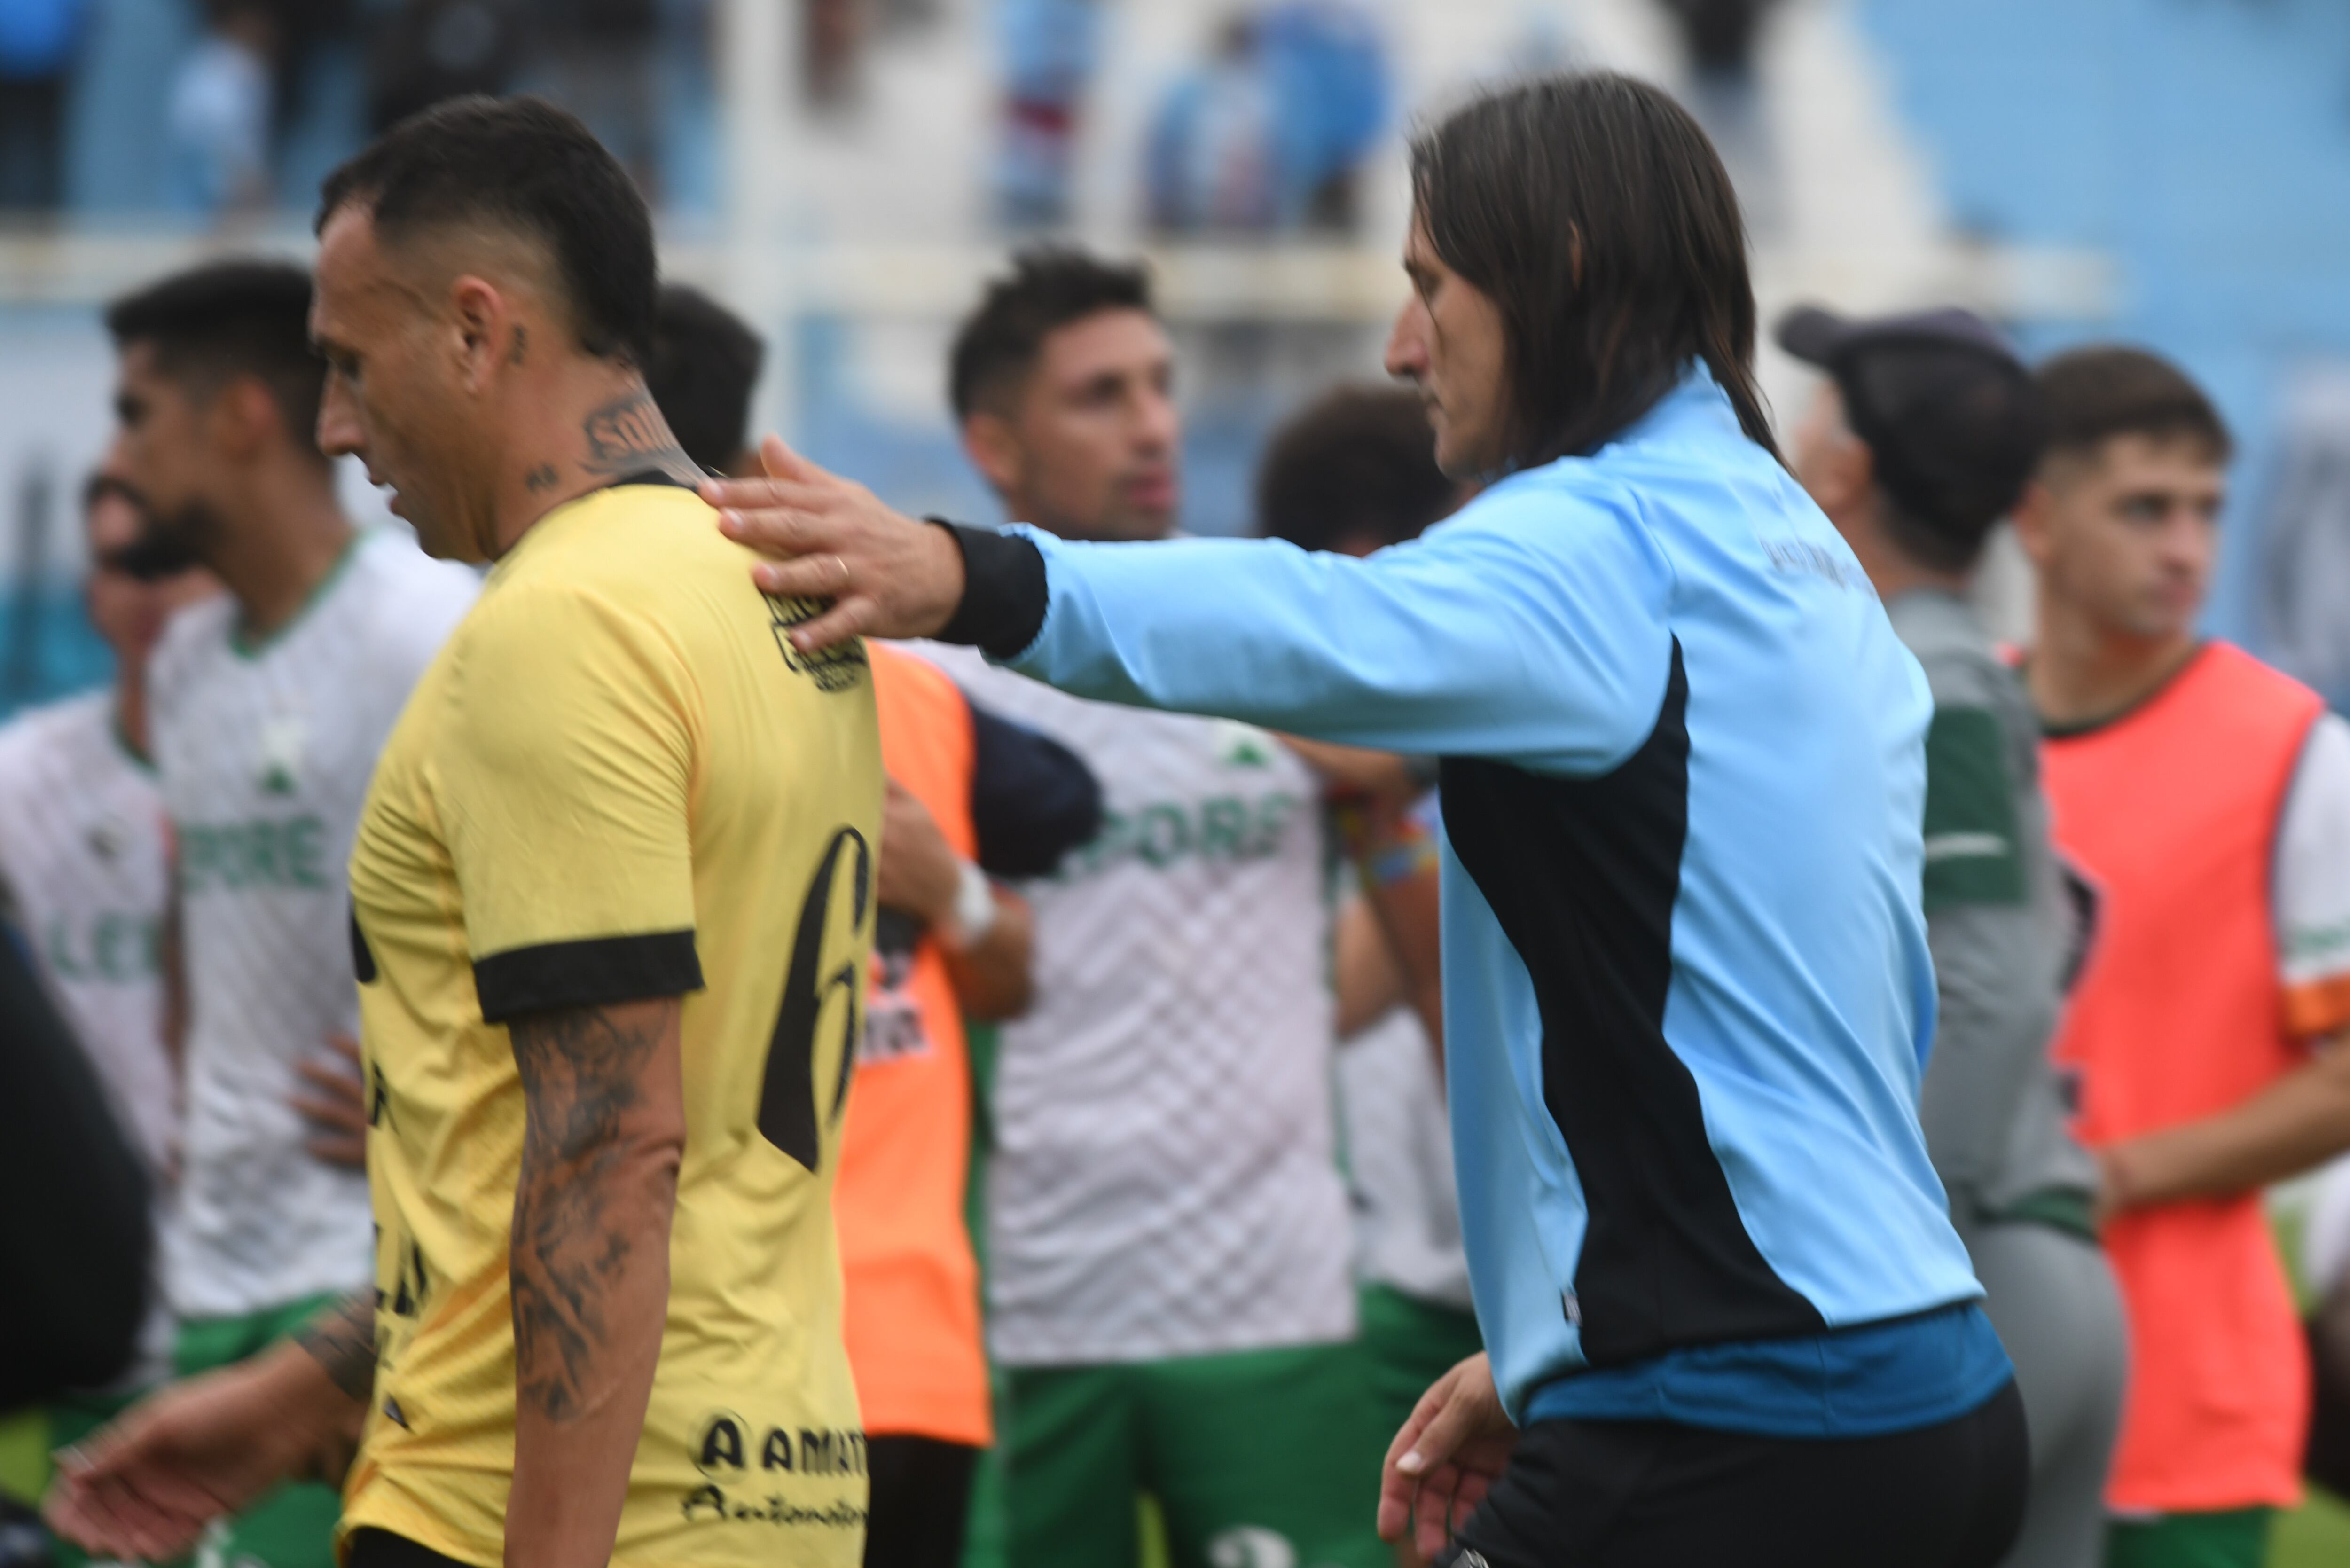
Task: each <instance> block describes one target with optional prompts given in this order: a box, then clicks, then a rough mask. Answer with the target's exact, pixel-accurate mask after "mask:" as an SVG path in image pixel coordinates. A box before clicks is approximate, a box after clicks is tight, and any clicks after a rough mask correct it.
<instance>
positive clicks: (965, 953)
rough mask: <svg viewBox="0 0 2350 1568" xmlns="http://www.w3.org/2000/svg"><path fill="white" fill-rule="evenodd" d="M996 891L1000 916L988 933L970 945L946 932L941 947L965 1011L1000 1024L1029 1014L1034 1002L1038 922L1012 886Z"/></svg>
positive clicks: (997, 914)
mask: <svg viewBox="0 0 2350 1568" xmlns="http://www.w3.org/2000/svg"><path fill="white" fill-rule="evenodd" d="M992 891H993V896H994V899H995V918H994V919H993V920H992V921H991V922H989V924H988V928H987V930H986V932H985V934H983V936H981V937H980V938H979V940H976V941H974V942H971V943H969V944H968V945H965V944H962V943H959V942H957V941H955V940H952V937H951V934H942V935H941V942H940V946H941V950H942V951H943V952H944V953H945V954H946V961H947V975H948V978H949V979H950V980H951V981H952V982H953V984H954V992H955V1001H956V1002H960V1003H961V1004H962V1010H963V1012H965V1013H967V1014H968V1015H970V1016H971V1017H972V1018H974V1019H977V1020H979V1021H980V1022H982V1023H1003V1022H1004V1021H1005V1020H1006V1019H1012V1018H1017V1017H1019V1016H1020V1015H1021V1014H1022V1013H1024V1012H1027V1011H1028V1005H1029V1003H1030V1002H1033V1001H1034V1000H1035V994H1036V987H1035V946H1036V924H1035V917H1034V916H1033V915H1032V914H1031V913H1030V911H1029V909H1028V900H1027V899H1025V898H1022V897H1021V896H1020V895H1019V894H1017V893H1014V892H1013V891H1012V890H1011V889H1010V888H993V890H992Z"/></svg>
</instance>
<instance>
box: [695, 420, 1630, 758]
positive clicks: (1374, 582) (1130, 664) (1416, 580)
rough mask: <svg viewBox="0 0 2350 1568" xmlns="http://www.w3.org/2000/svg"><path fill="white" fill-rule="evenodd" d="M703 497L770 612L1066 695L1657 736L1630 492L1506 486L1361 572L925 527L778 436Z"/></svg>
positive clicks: (1343, 722)
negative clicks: (764, 473) (793, 607)
mask: <svg viewBox="0 0 2350 1568" xmlns="http://www.w3.org/2000/svg"><path fill="white" fill-rule="evenodd" d="M764 462H766V464H767V469H768V473H769V475H770V477H769V478H767V479H764V480H736V481H731V482H725V483H716V482H713V483H711V484H709V485H706V486H704V487H703V492H702V493H703V494H704V496H705V497H707V498H708V499H709V500H711V501H712V503H713V504H716V505H717V506H719V507H720V508H721V515H720V526H721V528H722V529H723V530H724V531H725V532H726V533H727V534H728V535H729V536H731V537H733V538H735V539H738V540H741V541H743V542H744V543H746V544H749V545H752V546H754V548H756V549H758V550H760V551H762V552H763V553H764V554H766V555H768V556H772V557H774V560H773V561H772V562H771V563H766V564H762V565H761V566H758V567H756V568H754V577H755V578H756V580H757V581H758V583H759V585H760V587H762V588H764V590H766V591H767V592H769V593H773V594H783V595H791V596H798V597H813V598H823V599H829V600H830V601H832V607H831V608H830V609H828V610H827V611H826V612H825V613H824V614H823V615H821V616H818V617H817V618H815V619H814V620H812V621H810V622H808V623H807V624H806V625H804V626H802V627H800V628H797V629H796V630H795V631H794V633H793V638H794V640H795V642H796V643H797V644H798V645H799V646H800V647H802V648H803V649H816V648H822V647H825V646H828V645H829V644H831V643H834V642H837V641H840V640H842V639H846V638H848V637H852V636H857V635H859V634H865V633H869V634H873V635H878V636H887V637H913V636H924V637H927V636H940V637H943V638H945V639H949V640H951V641H961V642H969V643H975V644H976V645H978V646H979V647H980V648H982V649H985V650H986V651H987V652H988V653H989V654H990V656H991V657H993V658H997V659H1003V660H1004V661H1005V662H1008V663H1009V664H1011V665H1012V667H1013V668H1014V669H1016V670H1020V671H1021V672H1022V673H1023V674H1025V675H1031V676H1034V677H1035V678H1036V679H1038V680H1045V681H1048V682H1050V683H1051V684H1053V685H1055V686H1058V687H1060V688H1061V689H1062V690H1064V691H1070V692H1073V693H1075V694H1076V695H1078V696H1082V697H1090V698H1095V699H1097V700H1101V701H1113V702H1126V703H1131V704H1135V705H1138V706H1143V707H1156V708H1164V709H1169V710H1172V711H1179V712H1192V713H1211V714H1218V715H1222V716H1224V717H1228V718H1234V719H1243V720H1247V721H1249V722H1253V723H1259V724H1263V725H1265V726H1267V727H1268V728H1272V729H1276V730H1284V731H1288V732H1295V733H1297V734H1302V735H1305V736H1309V737H1312V738H1314V739H1318V740H1327V741H1336V742H1343V743H1346V744H1350V745H1357V746H1371V747H1378V748H1380V749H1383V750H1389V751H1406V752H1414V753H1430V754H1475V755H1479V756H1486V757H1494V758H1499V759H1503V760H1505V761H1511V762H1515V763H1521V764H1523V765H1525V766H1529V767H1534V768H1538V769H1543V770H1544V771H1556V772H1565V773H1575V772H1594V773H1596V772H1602V771H1605V770H1606V769H1607V768H1609V767H1612V766H1614V765H1615V764H1616V763H1617V762H1618V761H1620V760H1621V759H1622V758H1623V757H1624V756H1626V755H1627V754H1628V753H1630V752H1631V751H1632V750H1633V749H1634V748H1635V747H1637V746H1638V744H1639V742H1641V740H1643V739H1644V738H1645V737H1646V736H1647V735H1648V732H1649V730H1650V729H1651V727H1652V726H1653V725H1654V723H1655V721H1656V716H1657V711H1658V707H1659V703H1660V701H1662V698H1663V695H1664V691H1665V685H1666V680H1667V677H1668V675H1669V670H1670V667H1671V657H1672V654H1671V635H1670V632H1669V629H1668V625H1667V620H1666V615H1665V606H1666V602H1667V599H1668V598H1669V594H1670V590H1671V583H1672V570H1671V567H1670V565H1669V563H1668V562H1667V561H1666V559H1665V558H1664V556H1662V554H1661V553H1660V552H1659V550H1658V548H1657V547H1656V545H1655V544H1654V542H1653V541H1652V540H1651V539H1650V538H1649V537H1648V534H1647V532H1646V530H1645V528H1644V527H1643V526H1642V525H1641V524H1640V523H1639V521H1638V515H1637V510H1636V509H1635V508H1633V507H1632V506H1631V505H1630V504H1629V503H1628V502H1627V500H1625V498H1623V497H1621V496H1609V495H1596V496H1581V495H1575V494H1570V493H1568V492H1566V491H1565V489H1563V488H1561V487H1560V485H1558V484H1555V483H1530V484H1527V485H1521V486H1515V487H1511V486H1503V487H1497V488H1496V489H1494V490H1492V491H1490V492H1488V493H1486V494H1485V495H1484V496H1483V497H1482V498H1481V499H1480V500H1478V501H1477V502H1475V503H1473V504H1471V506H1470V508H1469V509H1468V510H1467V511H1464V512H1463V513H1462V514H1460V515H1459V516H1458V517H1456V518H1454V519H1453V520H1452V521H1451V522H1450V523H1448V524H1444V525H1443V526H1441V527H1440V528H1438V529H1436V530H1434V531H1432V532H1430V534H1429V535H1427V536H1426V537H1425V538H1422V539H1419V540H1416V541H1414V542H1413V543H1411V544H1409V545H1399V546H1398V547H1396V548H1394V549H1391V550H1383V551H1381V552H1379V553H1378V555H1376V556H1370V557H1368V558H1367V559H1362V560H1357V559H1354V558H1351V557H1347V556H1331V555H1324V554H1309V553H1307V552H1305V551H1303V550H1299V549H1296V548H1295V547H1294V546H1292V545H1284V544H1281V543H1278V542H1275V541H1272V540H1233V539H1182V540H1170V541H1164V542H1160V543H1156V544H1149V545H1076V544H1069V543H1066V542H1065V541H1061V540H1056V539H1053V538H1050V537H1048V536H1045V535H1036V534H1034V533H1014V534H1013V535H996V534H993V533H990V532H987V531H984V530H966V529H949V528H944V527H940V526H937V525H934V524H927V523H919V522H916V521H914V520H913V519H911V518H909V517H906V516H904V515H902V514H899V513H897V512H894V511H892V510H890V509H889V507H888V506H887V505H885V504H882V503H881V502H880V501H879V499H877V498H876V497H875V496H874V495H873V493H872V492H870V491H868V490H867V489H866V488H865V487H864V486H862V485H858V484H854V483H850V482H848V481H846V480H842V479H839V478H837V477H836V476H834V475H832V474H829V473H827V472H825V471H824V470H822V469H820V468H817V467H816V465H815V464H813V463H810V462H806V460H804V459H801V458H798V457H795V456H794V455H793V454H792V453H790V452H787V451H785V449H784V447H783V445H782V443H781V442H779V441H774V440H772V439H771V440H770V441H768V443H767V445H766V447H765V449H764Z"/></svg>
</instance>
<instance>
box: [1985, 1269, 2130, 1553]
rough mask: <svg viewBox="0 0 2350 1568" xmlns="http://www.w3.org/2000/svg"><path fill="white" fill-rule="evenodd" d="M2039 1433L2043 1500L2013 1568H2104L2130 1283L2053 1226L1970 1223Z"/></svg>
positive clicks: (2028, 1509)
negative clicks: (2122, 1285)
mask: <svg viewBox="0 0 2350 1568" xmlns="http://www.w3.org/2000/svg"><path fill="white" fill-rule="evenodd" d="M1960 1234H1961V1235H1962V1236H1964V1238H1965V1239H1966V1243H1967V1251H1968V1253H1969V1254H1970V1256H1971V1257H1972V1258H1973V1259H1974V1265H1975V1276H1976V1277H1977V1278H1978V1279H1980V1280H1981V1281H1982V1283H1983V1289H1984V1290H1985V1291H1986V1292H1987V1293H1989V1294H1988V1297H1987V1299H1986V1300H1985V1301H1984V1303H1983V1309H1984V1311H1986V1312H1988V1313H1989V1314H1991V1326H1992V1327H1994V1328H1996V1329H1998V1330H1999V1337H2000V1339H2001V1341H2002V1343H2003V1344H2005V1345H2006V1346H2007V1354H2008V1357H2009V1359H2010V1360H2012V1361H2013V1362H2014V1363H2015V1382H2016V1386H2017V1388H2018V1389H2019V1390H2020V1391H2021V1392H2022V1396H2023V1417H2024V1423H2025V1426H2026V1428H2028V1429H2029V1431H2030V1432H2031V1435H2032V1496H2031V1501H2029V1502H2028V1503H2027V1504H2026V1505H2025V1509H2024V1514H2023V1531H2022V1533H2021V1534H2020V1535H2018V1536H2017V1537H2016V1541H2015V1545H2014V1547H2013V1549H2012V1550H2011V1551H2010V1552H2008V1554H2007V1557H2006V1559H2005V1561H2004V1563H2003V1564H2002V1568H2098V1565H2099V1564H2100V1563H2102V1562H2103V1561H2104V1559H2105V1534H2106V1510H2105V1487H2106V1466H2107V1464H2108V1462H2109V1461H2110V1460H2111V1459H2112V1457H2113V1449H2114V1438H2115V1436H2116V1433H2117V1432H2118V1431H2119V1429H2120V1427H2121V1414H2122V1391H2123V1387H2124V1386H2125V1384H2126V1382H2127V1379H2128V1376H2129V1346H2128V1342H2127V1331H2126V1327H2125V1325H2124V1323H2123V1320H2122V1298H2121V1292H2120V1289H2119V1288H2118V1287H2117V1286H2116V1284H2115V1283H2114V1274H2113V1270H2112V1269H2111V1268H2110V1267H2109V1266H2107V1264H2106V1254H2105V1252H2104V1251H2103V1250H2102V1249H2100V1248H2099V1247H2098V1246H2097V1245H2096V1244H2095V1242H2092V1241H2087V1240H2085V1238H2082V1237H2078V1236H2074V1235H2071V1234H2068V1233H2067V1232H2065V1231H2058V1230H2054V1229H2052V1228H2051V1227H2049V1226H2046V1225H2038V1224H2024V1223H2008V1224H1991V1225H1976V1226H1973V1227H1962V1228H1961V1230H1960Z"/></svg>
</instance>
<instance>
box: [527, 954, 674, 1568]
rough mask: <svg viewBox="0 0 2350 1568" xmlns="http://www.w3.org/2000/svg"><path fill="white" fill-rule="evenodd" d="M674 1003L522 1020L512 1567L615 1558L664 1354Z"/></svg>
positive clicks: (573, 1567) (573, 1565) (568, 1565)
mask: <svg viewBox="0 0 2350 1568" xmlns="http://www.w3.org/2000/svg"><path fill="white" fill-rule="evenodd" d="M678 1024H679V1007H678V1003H677V1002H675V1001H673V1000H670V1001H660V1002H630V1003H624V1004H620V1005H617V1006H611V1007H597V1008H577V1009H569V1010H565V1011H563V1012H550V1013H542V1014H538V1015H536V1016H534V1017H531V1018H527V1019H521V1020H517V1021H516V1022H515V1025H514V1029H513V1033H514V1041H515V1063H516V1065H517V1068H518V1069H519V1070H520V1072H521V1075H522V1078H523V1083H524V1091H525V1098H526V1102H527V1106H528V1114H527V1122H526V1125H525V1131H524V1137H523V1158H522V1168H521V1171H520V1174H519V1176H518V1177H517V1179H516V1182H515V1215H514V1234H513V1251H512V1258H511V1261H510V1264H509V1270H510V1275H509V1277H510V1281H511V1283H512V1286H513V1292H514V1326H515V1473H514V1489H513V1492H512V1494H511V1496H510V1498H509V1501H508V1503H507V1510H506V1552H505V1561H506V1563H508V1564H509V1565H521V1564H529V1565H531V1568H552V1565H556V1564H562V1565H565V1568H578V1565H587V1564H600V1563H604V1562H606V1561H607V1560H608V1558H609V1557H610V1555H611V1552H612V1542H613V1539H614V1537H615V1535H616V1534H617V1533H618V1532H619V1519H620V1507H621V1503H622V1501H623V1500H624V1498H625V1496H626V1493H627V1490H628V1481H629V1464H630V1462H631V1460H632V1459H634V1457H635V1454H636V1449H637V1439H638V1436H639V1431H640V1430H641V1428H642V1427H643V1425H644V1417H645V1407H646V1404H647V1402H648V1401H649V1399H650V1397H651V1393H652V1384H653V1371H654V1368H655V1366H657V1364H658V1363H659V1361H660V1338H661V1324H662V1321H663V1319H664V1317H665V1315H666V1314H667V1310H668V1304H669V1241H670V1223H671V1218H672V1216H673V1215H674V1213H675V1211H676V1207H677V1174H678V1167H679V1164H680V1162H681V1159H682V1158H683V1152H684V1147H685V1136H684V1116H683V1109H682V1104H681V1098H682V1096H681V1088H680V1070H679V1066H678Z"/></svg>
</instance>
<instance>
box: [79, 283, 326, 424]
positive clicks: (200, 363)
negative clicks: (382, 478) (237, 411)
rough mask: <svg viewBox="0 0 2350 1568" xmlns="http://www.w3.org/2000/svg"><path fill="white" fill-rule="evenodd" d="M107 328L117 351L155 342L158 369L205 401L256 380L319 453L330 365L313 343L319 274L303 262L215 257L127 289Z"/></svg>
mask: <svg viewBox="0 0 2350 1568" xmlns="http://www.w3.org/2000/svg"><path fill="white" fill-rule="evenodd" d="M106 329H107V331H108V332H109V333H111V334H112V335H113V337H114V342H115V347H116V348H129V347H130V346H131V345H132V344H134V343H144V344H147V345H148V346H149V347H151V348H152V349H153V350H154V353H155V369H156V370H157V371H158V372H159V373H160V374H161V375H162V376H164V377H165V378H166V379H169V380H171V381H172V383H173V384H175V385H176V386H178V387H179V388H180V389H182V390H183V391H185V392H186V393H187V394H188V395H189V396H190V397H192V398H194V399H196V400H199V401H203V400H210V399H211V398H212V397H213V395H214V394H216V393H217V392H219V391H220V389H222V388H223V387H225V386H226V385H228V383H229V382H231V381H233V380H235V379H237V378H239V377H241V376H251V377H253V378H254V379H255V380H258V381H259V382H260V383H261V384H262V386H263V387H264V388H265V389H267V390H268V393H269V398H270V400H271V401H272V402H273V403H275V404H276V406H277V414H278V418H280V419H281V420H283V421H285V423H286V439H287V440H288V441H290V442H292V443H293V445H294V447H295V449H296V451H299V452H310V453H314V454H315V453H317V452H318V399H319V397H320V394H321V393H322V391H323V389H324V388H325V386H326V379H327V366H326V361H324V360H322V359H320V358H318V356H317V354H316V353H314V352H313V351H312V350H311V348H310V275H309V274H308V273H307V272H305V271H304V270H303V269H302V268H300V267H298V266H296V265H293V264H292V263H291V262H279V261H263V260H259V259H256V258H250V257H246V258H239V259H235V260H230V261H217V262H208V263H206V264H205V265H203V266H199V267H192V268H190V269H189V270H188V271H186V272H179V273H173V274H172V275H171V276H169V277H166V278H163V279H161V280H160V281H159V282H155V283H151V284H149V285H148V286H146V287H144V288H141V289H139V290H138V291H136V292H135V293H131V294H127V295H124V296H122V297H121V298H120V299H118V300H116V301H115V302H114V303H113V304H111V305H109V306H107V307H106ZM319 461H320V462H325V461H326V459H325V457H324V455H323V454H319Z"/></svg>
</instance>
